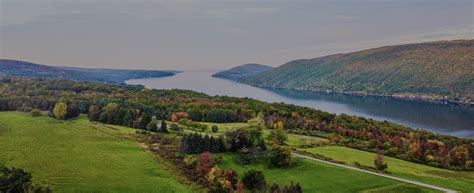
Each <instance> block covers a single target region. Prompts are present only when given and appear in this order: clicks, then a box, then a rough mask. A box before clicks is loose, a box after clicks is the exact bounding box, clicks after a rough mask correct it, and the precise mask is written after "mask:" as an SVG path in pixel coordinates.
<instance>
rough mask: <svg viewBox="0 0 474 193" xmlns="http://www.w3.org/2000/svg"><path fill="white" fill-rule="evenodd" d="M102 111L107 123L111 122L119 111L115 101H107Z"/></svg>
mask: <svg viewBox="0 0 474 193" xmlns="http://www.w3.org/2000/svg"><path fill="white" fill-rule="evenodd" d="M103 111H104V113H105V115H106V118H107V123H112V122H113V121H114V118H115V116H117V114H118V111H119V106H118V104H117V103H109V104H107V106H105V107H104V110H103Z"/></svg>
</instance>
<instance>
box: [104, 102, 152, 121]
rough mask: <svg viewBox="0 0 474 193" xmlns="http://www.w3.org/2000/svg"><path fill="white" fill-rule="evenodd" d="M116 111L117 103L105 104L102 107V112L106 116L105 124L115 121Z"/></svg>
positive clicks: (117, 108) (117, 109)
mask: <svg viewBox="0 0 474 193" xmlns="http://www.w3.org/2000/svg"><path fill="white" fill-rule="evenodd" d="M118 111H119V106H118V104H117V103H109V104H107V106H105V107H104V110H103V112H104V114H105V116H106V119H107V120H106V121H107V123H113V121H114V120H115V116H117V113H118ZM145 126H146V125H145Z"/></svg>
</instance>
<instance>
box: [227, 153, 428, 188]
mask: <svg viewBox="0 0 474 193" xmlns="http://www.w3.org/2000/svg"><path fill="white" fill-rule="evenodd" d="M235 156H236V155H235V154H229V153H226V154H223V162H222V163H221V164H219V167H220V168H229V169H233V170H236V171H237V172H238V173H239V174H240V177H242V175H243V173H245V172H246V171H248V170H250V169H257V170H262V171H263V172H264V174H265V178H266V180H267V183H270V184H271V183H273V182H276V183H278V184H280V185H281V184H289V183H290V182H292V181H293V182H300V184H301V186H302V187H303V192H360V191H374V192H387V191H392V190H394V189H403V190H406V191H405V192H435V191H433V190H429V189H424V188H420V187H416V186H412V185H408V184H405V183H401V182H397V181H393V180H390V179H386V178H382V177H378V176H373V175H370V174H366V173H362V172H357V171H352V170H348V169H344V168H340V167H335V166H331V165H328V164H324V163H320V162H315V161H311V160H301V161H300V163H299V164H298V165H296V166H294V167H292V168H290V169H278V168H268V166H267V165H268V164H266V163H263V162H262V163H256V164H251V165H239V164H236V163H235V160H236V158H235Z"/></svg>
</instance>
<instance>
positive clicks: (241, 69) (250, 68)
mask: <svg viewBox="0 0 474 193" xmlns="http://www.w3.org/2000/svg"><path fill="white" fill-rule="evenodd" d="M271 69H273V67H271V66H266V65H262V64H244V65H241V66H236V67H233V68H231V69H229V70H225V71H221V72H218V73H215V74H213V75H212V77H218V78H225V79H230V80H237V79H239V78H243V77H246V76H252V75H256V74H260V73H262V72H266V71H268V70H271Z"/></svg>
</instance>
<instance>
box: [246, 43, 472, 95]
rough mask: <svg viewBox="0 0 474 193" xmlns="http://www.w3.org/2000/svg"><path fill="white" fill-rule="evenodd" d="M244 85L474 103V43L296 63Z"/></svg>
mask: <svg viewBox="0 0 474 193" xmlns="http://www.w3.org/2000/svg"><path fill="white" fill-rule="evenodd" d="M239 81H240V82H244V83H247V84H251V85H255V86H260V87H274V88H289V89H301V90H315V91H318V90H319V91H326V90H329V91H334V92H348V93H357V94H375V95H390V96H395V97H413V98H423V99H427V100H443V99H444V98H443V97H446V98H445V99H447V100H451V101H457V102H462V103H473V102H474V40H456V41H439V42H428V43H418V44H407V45H397V46H386V47H381V48H375V49H368V50H363V51H358V52H353V53H347V54H336V55H330V56H325V57H319V58H313V59H302V60H295V61H291V62H289V63H286V64H284V65H282V66H280V67H277V68H275V69H273V70H270V71H267V72H264V73H261V74H258V75H254V76H250V77H246V78H244V79H240V80H239Z"/></svg>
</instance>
